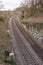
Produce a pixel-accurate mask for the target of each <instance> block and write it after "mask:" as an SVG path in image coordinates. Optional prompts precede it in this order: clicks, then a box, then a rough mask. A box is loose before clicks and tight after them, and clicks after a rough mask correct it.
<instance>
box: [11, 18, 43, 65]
mask: <svg viewBox="0 0 43 65" xmlns="http://www.w3.org/2000/svg"><path fill="white" fill-rule="evenodd" d="M11 21H12V22H11V24H12V31H13V34H14V36H15V39H16V42H17V46H18V47H19V50H20V52H21V56H22V57H23V58H24V60H25V61H24V62H25V63H24V64H22V65H40V64H39V63H37V62H35V60H34V58H33V57H32V55H31V54H30V53H29V51H28V49H27V47H26V46H25V44H24V42H23V40H22V38H21V37H20V35H19V32H18V31H17V30H16V26H17V28H18V29H19V31H20V32H21V33H22V35H23V36H24V37H25V38H26V40H27V41H28V42H29V43H30V45H31V46H32V48H33V49H34V51H35V50H36V49H35V48H36V47H37V49H39V50H40V47H39V46H38V45H37V44H36V42H35V41H34V40H33V39H32V38H31V36H30V35H28V33H27V32H26V31H25V29H24V28H23V27H22V26H21V24H19V23H18V22H17V21H16V20H14V18H13V19H12V20H11ZM35 45H36V47H35V48H34V46H35ZM41 50H42V49H41ZM42 51H43V50H42ZM35 52H36V51H35ZM38 52H39V51H38ZM38 52H37V53H38ZM41 65H43V64H41Z"/></svg>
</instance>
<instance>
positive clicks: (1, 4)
mask: <svg viewBox="0 0 43 65" xmlns="http://www.w3.org/2000/svg"><path fill="white" fill-rule="evenodd" d="M0 9H4V5H3V2H2V1H1V0H0Z"/></svg>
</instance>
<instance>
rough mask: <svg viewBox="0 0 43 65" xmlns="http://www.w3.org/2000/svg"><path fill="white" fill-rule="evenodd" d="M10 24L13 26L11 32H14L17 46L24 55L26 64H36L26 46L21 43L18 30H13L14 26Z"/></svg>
mask: <svg viewBox="0 0 43 65" xmlns="http://www.w3.org/2000/svg"><path fill="white" fill-rule="evenodd" d="M12 26H13V32H14V35H15V38H16V41H17V44H18V47H19V49H20V51H21V52H22V55H23V56H24V59H25V61H26V65H38V64H36V63H35V61H34V60H33V58H32V56H31V55H30V53H29V52H28V50H27V48H26V46H25V45H24V43H23V41H22V39H21V37H20V36H19V34H18V32H17V31H16V29H15V30H14V28H15V27H14V24H12Z"/></svg>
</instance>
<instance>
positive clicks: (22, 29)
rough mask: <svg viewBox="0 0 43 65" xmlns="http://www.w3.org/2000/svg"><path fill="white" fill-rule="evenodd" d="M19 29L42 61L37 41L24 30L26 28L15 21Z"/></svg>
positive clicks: (41, 52) (40, 49)
mask: <svg viewBox="0 0 43 65" xmlns="http://www.w3.org/2000/svg"><path fill="white" fill-rule="evenodd" d="M15 23H16V25H17V27H18V28H19V30H20V31H21V32H22V34H23V35H24V37H25V38H26V40H27V41H28V42H29V43H30V45H31V47H32V48H33V50H34V51H35V52H36V53H37V55H38V56H39V57H40V59H41V60H42V61H43V49H42V48H40V47H39V46H38V45H37V42H36V41H35V40H34V39H33V38H32V37H31V36H30V35H29V34H28V33H27V32H26V30H25V29H24V28H23V26H21V25H20V24H19V23H18V22H15Z"/></svg>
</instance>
